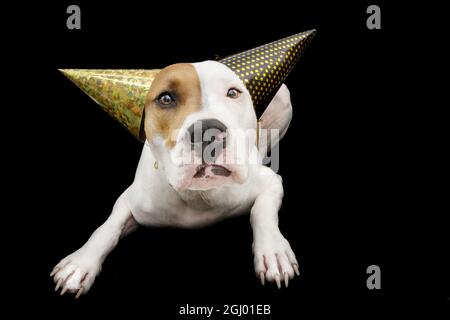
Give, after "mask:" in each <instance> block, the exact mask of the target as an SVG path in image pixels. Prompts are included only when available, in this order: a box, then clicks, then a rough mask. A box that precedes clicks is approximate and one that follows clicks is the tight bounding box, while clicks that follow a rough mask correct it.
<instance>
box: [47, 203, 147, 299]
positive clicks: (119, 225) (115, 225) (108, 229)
mask: <svg viewBox="0 0 450 320" xmlns="http://www.w3.org/2000/svg"><path fill="white" fill-rule="evenodd" d="M137 226H138V224H137V222H136V221H135V220H134V218H133V216H132V215H131V212H130V210H129V209H128V206H127V202H126V200H125V199H124V194H122V195H121V196H120V197H119V198H118V199H117V201H116V203H115V205H114V208H113V210H112V213H111V215H110V216H109V218H108V219H107V220H106V222H105V223H104V224H102V225H101V226H100V227H99V228H98V229H97V230H95V231H94V233H93V234H92V235H91V237H90V238H89V240H88V241H87V242H86V243H85V244H84V245H83V246H82V247H81V248H80V249H78V250H77V251H75V252H74V253H72V254H70V255H68V256H67V257H65V258H64V259H62V260H61V261H60V262H59V263H58V264H57V265H56V266H55V268H54V269H53V271H52V272H51V274H50V276H53V280H54V281H55V283H56V289H55V291H57V290H58V288H60V287H61V288H62V289H61V295H62V294H64V293H65V292H66V291H67V292H71V293H76V297H77V298H78V297H79V296H80V295H81V294H85V293H86V292H88V291H89V289H90V287H91V286H92V284H93V283H94V280H95V277H96V276H97V274H98V273H99V272H100V270H101V267H102V263H103V261H104V260H105V258H106V256H107V255H108V254H109V253H110V252H111V251H112V250H113V249H114V247H115V246H116V245H117V242H118V241H119V239H120V238H122V237H123V236H125V235H127V234H128V233H130V232H131V231H133V230H135V229H136V228H137Z"/></svg>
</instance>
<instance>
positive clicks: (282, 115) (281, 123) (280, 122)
mask: <svg viewBox="0 0 450 320" xmlns="http://www.w3.org/2000/svg"><path fill="white" fill-rule="evenodd" d="M291 119H292V104H291V95H290V93H289V90H288V88H287V87H286V85H285V84H283V85H282V86H281V87H280V89H279V90H278V92H277V94H276V95H275V96H274V97H273V99H272V101H271V102H270V104H269V105H268V106H267V108H266V110H264V113H263V114H262V116H261V118H260V119H259V123H260V128H261V135H262V136H261V137H260V145H259V152H260V154H261V155H265V154H266V152H267V150H269V149H270V148H271V147H272V148H273V147H275V146H276V145H277V144H278V142H279V141H280V140H281V139H282V138H283V137H284V135H285V134H286V131H287V129H288V128H289V124H290V122H291ZM273 129H276V130H278V137H277V136H276V135H271V130H273Z"/></svg>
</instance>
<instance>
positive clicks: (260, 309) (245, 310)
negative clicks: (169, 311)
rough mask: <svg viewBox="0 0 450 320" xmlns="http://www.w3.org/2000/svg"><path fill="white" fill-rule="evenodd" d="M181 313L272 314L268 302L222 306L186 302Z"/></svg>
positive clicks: (204, 314)
mask: <svg viewBox="0 0 450 320" xmlns="http://www.w3.org/2000/svg"><path fill="white" fill-rule="evenodd" d="M178 314H179V315H186V316H190V315H196V316H205V317H207V318H209V317H211V316H212V315H213V314H214V315H222V316H235V317H241V316H246V315H266V316H267V315H270V305H268V304H233V305H229V304H224V305H222V306H221V307H213V306H195V305H189V304H186V305H185V306H181V307H180V309H179V312H178Z"/></svg>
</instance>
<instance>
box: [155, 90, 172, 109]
mask: <svg viewBox="0 0 450 320" xmlns="http://www.w3.org/2000/svg"><path fill="white" fill-rule="evenodd" d="M158 103H159V104H160V105H162V106H171V105H173V104H174V103H175V99H174V98H173V97H172V95H171V94H170V93H168V92H163V93H161V94H160V95H159V97H158Z"/></svg>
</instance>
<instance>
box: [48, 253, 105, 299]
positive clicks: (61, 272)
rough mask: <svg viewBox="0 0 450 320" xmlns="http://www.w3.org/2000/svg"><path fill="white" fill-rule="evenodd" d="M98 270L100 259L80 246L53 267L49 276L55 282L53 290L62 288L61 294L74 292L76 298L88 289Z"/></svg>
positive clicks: (99, 268)
mask: <svg viewBox="0 0 450 320" xmlns="http://www.w3.org/2000/svg"><path fill="white" fill-rule="evenodd" d="M100 270H101V262H100V260H99V259H98V258H97V257H95V256H93V255H92V254H90V253H89V252H88V251H87V250H86V249H84V248H80V249H78V250H77V251H75V252H74V253H72V254H70V255H68V256H67V257H65V258H64V259H62V260H61V261H60V262H59V263H58V264H57V265H56V266H55V267H54V268H53V271H52V272H51V273H50V277H53V281H54V282H55V283H56V288H55V291H58V289H59V288H62V289H61V295H63V294H64V293H65V292H70V293H73V294H75V293H76V296H75V298H77V299H78V298H79V297H80V296H81V295H82V294H86V293H87V292H88V291H89V289H90V288H91V286H92V284H93V283H94V280H95V277H96V276H97V274H98V273H99V272H100Z"/></svg>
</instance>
